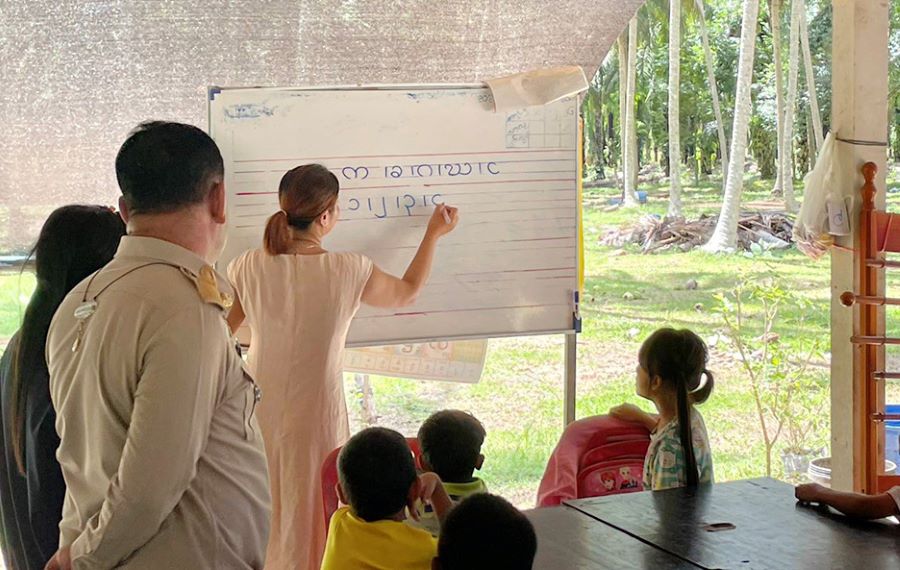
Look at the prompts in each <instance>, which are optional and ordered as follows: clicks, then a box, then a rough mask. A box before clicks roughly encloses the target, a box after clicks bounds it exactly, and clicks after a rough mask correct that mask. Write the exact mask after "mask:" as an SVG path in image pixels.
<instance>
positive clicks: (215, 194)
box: [208, 180, 225, 224]
mask: <svg viewBox="0 0 900 570" xmlns="http://www.w3.org/2000/svg"><path fill="white" fill-rule="evenodd" d="M208 203H209V215H210V217H212V219H213V221H215V222H216V223H217V224H224V223H225V182H224V181H222V180H217V181H216V182H214V183H213V187H212V188H210V190H209V198H208Z"/></svg>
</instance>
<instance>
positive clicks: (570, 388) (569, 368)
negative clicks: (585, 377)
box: [563, 333, 578, 425]
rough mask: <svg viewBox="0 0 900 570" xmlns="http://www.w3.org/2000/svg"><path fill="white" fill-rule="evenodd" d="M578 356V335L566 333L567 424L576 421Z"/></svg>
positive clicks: (565, 403) (564, 394)
mask: <svg viewBox="0 0 900 570" xmlns="http://www.w3.org/2000/svg"><path fill="white" fill-rule="evenodd" d="M577 358H578V335H577V334H575V333H566V384H565V387H564V388H563V400H564V406H565V415H564V417H565V422H566V424H565V425H569V424H570V423H572V422H574V421H575V393H576V390H577V379H576V373H577V370H578V369H577V367H576V364H577V362H576V361H577Z"/></svg>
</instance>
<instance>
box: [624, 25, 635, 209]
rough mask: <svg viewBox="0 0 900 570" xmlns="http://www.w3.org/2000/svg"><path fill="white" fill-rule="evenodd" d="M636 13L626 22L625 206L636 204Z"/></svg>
mask: <svg viewBox="0 0 900 570" xmlns="http://www.w3.org/2000/svg"><path fill="white" fill-rule="evenodd" d="M637 25H638V19H637V15H635V16H634V18H632V19H631V22H630V23H629V24H628V71H627V74H628V82H627V88H626V92H625V198H624V205H625V206H636V205H637V204H638V198H637V191H636V188H635V187H636V186H637V172H638V167H637V166H638V165H637V160H638V156H637V121H636V120H635V116H634V98H635V95H636V93H635V80H636V79H637Z"/></svg>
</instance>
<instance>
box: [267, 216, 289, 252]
mask: <svg viewBox="0 0 900 570" xmlns="http://www.w3.org/2000/svg"><path fill="white" fill-rule="evenodd" d="M290 244H291V227H290V225H289V224H288V216H287V213H286V212H285V211H284V210H278V211H277V212H275V213H274V214H272V215H271V216H270V217H269V221H267V222H266V231H265V233H264V234H263V248H265V250H266V253H268V254H269V255H281V254H284V253H288V252H289V251H290Z"/></svg>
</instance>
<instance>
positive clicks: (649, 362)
mask: <svg viewBox="0 0 900 570" xmlns="http://www.w3.org/2000/svg"><path fill="white" fill-rule="evenodd" d="M707 359H708V354H707V351H706V344H705V343H704V342H703V340H702V339H701V338H700V337H699V336H697V335H696V334H694V333H693V332H691V331H689V330H686V329H684V330H675V329H670V328H665V329H659V330H658V331H656V332H654V333H653V334H651V335H650V337H649V338H647V340H645V341H644V344H643V345H641V350H640V352H639V353H638V361H639V366H638V372H637V393H638V395H639V396H641V397H643V398H647V399H650V400H653V401H654V403H656V404H657V407H664V406H671V405H672V404H674V405H675V409H676V410H677V413H678V426H679V429H680V439H681V445H682V448H683V449H684V455H685V470H686V475H687V482H688V485H689V486H693V485H696V484H697V479H698V474H697V463H696V458H695V457H694V446H693V443H692V438H691V435H692V434H691V405H692V404H695V403H703V402H705V401H706V399H707V398H708V397H709V394H710V392H712V389H713V377H712V374H711V373H710V372H709V371H708V370H707V369H706V362H707ZM704 377H705V381H704Z"/></svg>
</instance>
